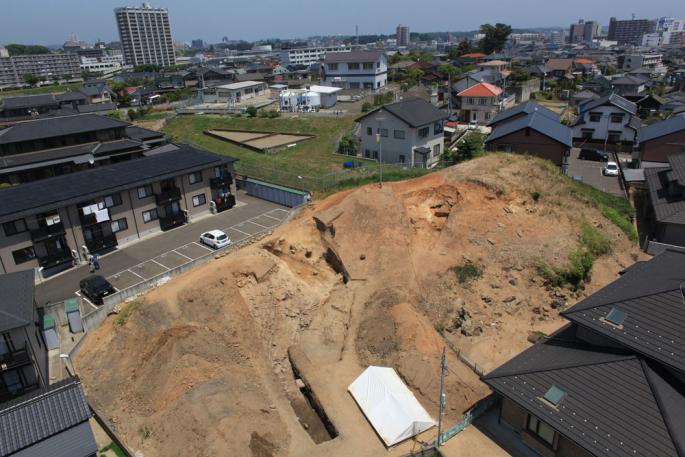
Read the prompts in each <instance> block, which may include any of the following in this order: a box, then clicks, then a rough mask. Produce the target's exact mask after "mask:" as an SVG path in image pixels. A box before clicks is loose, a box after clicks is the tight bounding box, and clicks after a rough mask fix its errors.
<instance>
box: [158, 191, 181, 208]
mask: <svg viewBox="0 0 685 457" xmlns="http://www.w3.org/2000/svg"><path fill="white" fill-rule="evenodd" d="M180 199H181V189H179V188H178V187H169V188H167V189H164V190H163V191H161V192H160V193H158V194H155V202H157V206H164V205H168V204H169V203H172V202H175V201H178V200H180Z"/></svg>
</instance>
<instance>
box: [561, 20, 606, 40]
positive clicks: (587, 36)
mask: <svg viewBox="0 0 685 457" xmlns="http://www.w3.org/2000/svg"><path fill="white" fill-rule="evenodd" d="M601 33H602V26H601V25H600V24H599V22H597V21H587V22H585V21H584V20H583V19H580V20H579V21H578V22H577V23H576V24H571V28H570V30H569V40H568V41H569V43H583V42H585V43H590V42H592V40H594V39H595V38H597V37H598V36H600V35H601Z"/></svg>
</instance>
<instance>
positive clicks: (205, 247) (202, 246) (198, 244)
mask: <svg viewBox="0 0 685 457" xmlns="http://www.w3.org/2000/svg"><path fill="white" fill-rule="evenodd" d="M188 244H194V245H196V246H200V247H201V248H204V249H206V250H208V251H209V252H214V251H213V250H211V249H209V248H208V247H207V246H205V245H204V244H200V243H198V242H197V241H193V242H192V243H188ZM188 244H186V246H188Z"/></svg>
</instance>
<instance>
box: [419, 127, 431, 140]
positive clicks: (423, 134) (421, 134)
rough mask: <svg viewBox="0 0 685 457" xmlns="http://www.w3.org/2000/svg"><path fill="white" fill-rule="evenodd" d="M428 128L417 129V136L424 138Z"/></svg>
mask: <svg viewBox="0 0 685 457" xmlns="http://www.w3.org/2000/svg"><path fill="white" fill-rule="evenodd" d="M429 131H430V129H429V128H428V127H421V128H420V129H419V138H426V137H427V136H428V132H429Z"/></svg>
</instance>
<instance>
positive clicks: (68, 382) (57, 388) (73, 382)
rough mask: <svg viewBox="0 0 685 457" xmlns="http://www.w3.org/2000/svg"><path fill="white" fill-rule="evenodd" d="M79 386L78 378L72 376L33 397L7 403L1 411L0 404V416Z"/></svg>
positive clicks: (79, 380)
mask: <svg viewBox="0 0 685 457" xmlns="http://www.w3.org/2000/svg"><path fill="white" fill-rule="evenodd" d="M79 385H81V379H80V378H79V377H78V376H72V377H70V378H67V379H65V380H63V381H61V384H60V383H57V384H53V385H51V386H48V387H47V388H46V389H45V390H43V391H42V392H38V393H35V394H33V395H31V394H29V398H26V399H25V400H21V397H19V398H18V399H17V400H16V401H15V402H12V401H11V400H10V402H8V404H6V405H7V407H6V408H5V409H2V406H4V405H1V404H0V416H3V415H5V414H9V413H11V412H12V411H13V410H15V409H17V408H19V407H24V406H26V405H29V404H31V403H35V402H37V401H39V400H43V399H44V398H45V397H46V396H47V395H53V394H55V393H56V392H62V391H64V390H66V389H71V388H73V387H75V386H79Z"/></svg>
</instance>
